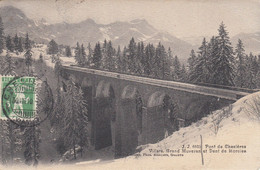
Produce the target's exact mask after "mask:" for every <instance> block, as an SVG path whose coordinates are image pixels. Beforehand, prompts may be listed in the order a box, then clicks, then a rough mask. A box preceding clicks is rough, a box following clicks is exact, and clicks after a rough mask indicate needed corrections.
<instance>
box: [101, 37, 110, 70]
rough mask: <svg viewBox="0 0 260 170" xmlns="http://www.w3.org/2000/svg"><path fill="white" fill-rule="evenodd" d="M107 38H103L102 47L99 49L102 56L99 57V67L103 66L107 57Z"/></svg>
mask: <svg viewBox="0 0 260 170" xmlns="http://www.w3.org/2000/svg"><path fill="white" fill-rule="evenodd" d="M107 44H108V43H107V40H106V39H105V40H104V43H103V47H102V49H101V52H102V58H101V66H100V68H102V69H103V68H105V67H106V66H105V64H106V59H107Z"/></svg>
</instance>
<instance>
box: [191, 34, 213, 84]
mask: <svg viewBox="0 0 260 170" xmlns="http://www.w3.org/2000/svg"><path fill="white" fill-rule="evenodd" d="M208 65H209V57H208V46H207V41H206V39H205V38H204V39H203V41H202V44H201V46H200V47H199V52H198V57H197V59H196V61H195V66H194V70H193V72H192V73H191V75H190V78H191V81H192V82H194V83H207V82H208V80H209V77H210V72H209V69H208Z"/></svg>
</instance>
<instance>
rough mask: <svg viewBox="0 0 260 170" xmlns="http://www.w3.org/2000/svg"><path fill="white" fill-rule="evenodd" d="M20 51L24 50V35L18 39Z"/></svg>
mask: <svg viewBox="0 0 260 170" xmlns="http://www.w3.org/2000/svg"><path fill="white" fill-rule="evenodd" d="M18 51H19V52H23V42H22V37H19V40H18Z"/></svg>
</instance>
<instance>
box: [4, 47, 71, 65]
mask: <svg viewBox="0 0 260 170" xmlns="http://www.w3.org/2000/svg"><path fill="white" fill-rule="evenodd" d="M47 48H48V47H47V45H45V44H38V45H37V47H33V48H32V58H33V59H34V60H38V59H39V57H40V54H42V55H43V60H44V61H45V62H46V64H47V66H49V67H53V68H54V65H55V63H53V62H52V58H51V55H49V54H47ZM9 54H10V55H11V56H12V57H15V58H24V54H25V52H22V53H19V54H18V55H17V54H15V53H9ZM2 55H3V56H5V55H6V50H4V51H3V53H2ZM60 60H61V62H62V64H63V65H71V64H75V59H74V57H65V56H62V55H61V56H60Z"/></svg>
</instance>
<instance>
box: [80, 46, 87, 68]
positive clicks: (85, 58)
mask: <svg viewBox="0 0 260 170" xmlns="http://www.w3.org/2000/svg"><path fill="white" fill-rule="evenodd" d="M81 56H82V58H81V60H82V61H81V66H85V65H86V62H87V54H86V51H85V48H84V45H83V44H81Z"/></svg>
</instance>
